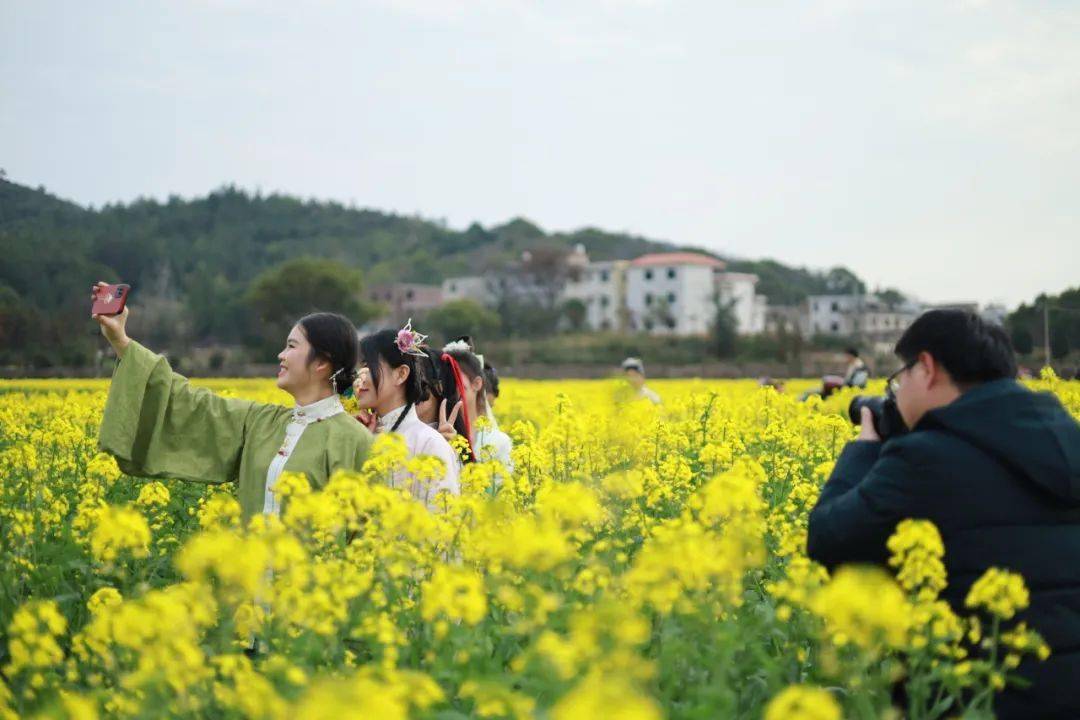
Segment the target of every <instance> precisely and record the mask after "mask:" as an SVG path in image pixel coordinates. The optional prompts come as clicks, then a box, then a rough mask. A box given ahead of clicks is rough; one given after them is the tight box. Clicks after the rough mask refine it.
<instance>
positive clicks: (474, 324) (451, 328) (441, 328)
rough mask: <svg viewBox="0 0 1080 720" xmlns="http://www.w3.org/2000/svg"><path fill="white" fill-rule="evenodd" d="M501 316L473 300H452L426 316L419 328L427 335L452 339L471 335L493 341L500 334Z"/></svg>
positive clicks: (418, 325)
mask: <svg viewBox="0 0 1080 720" xmlns="http://www.w3.org/2000/svg"><path fill="white" fill-rule="evenodd" d="M499 325H500V323H499V316H498V315H496V314H495V313H494V312H492V311H491V310H488V309H487V308H485V307H483V306H482V305H480V304H479V303H477V302H475V301H473V300H451V301H450V302H448V303H446V304H444V305H441V306H440V307H437V308H435V309H434V310H432V311H431V312H429V313H428V314H427V315H425V316H424V318H423V322H422V324H420V323H418V324H417V327H418V328H420V329H421V330H423V331H424V332H425V333H428V334H430V335H434V336H437V337H442V338H444V339H450V338H454V337H460V336H462V335H471V336H472V337H473V338H476V339H478V340H481V339H485V338H486V339H493V338H494V337H495V336H496V334H497V333H498V332H499Z"/></svg>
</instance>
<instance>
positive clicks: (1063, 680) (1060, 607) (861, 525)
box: [807, 310, 1080, 718]
mask: <svg viewBox="0 0 1080 720" xmlns="http://www.w3.org/2000/svg"><path fill="white" fill-rule="evenodd" d="M895 352H896V354H897V355H898V356H899V357H900V359H901V361H902V363H903V366H902V367H901V369H900V370H898V371H897V372H896V373H895V374H894V375H893V377H891V378H890V379H889V386H890V392H891V393H893V394H894V395H895V398H896V404H897V406H898V409H899V411H900V414H901V415H902V416H903V419H904V424H905V425H907V427H908V428H910V432H908V433H906V434H903V435H898V436H896V437H894V438H891V439H888V440H887V441H886V442H881V438H880V437H879V436H878V434H877V431H876V430H875V429H874V424H873V416H872V414H871V412H870V410H869V409H867V408H863V409H862V418H861V419H862V431H861V433H860V435H859V438H858V439H857V440H856V441H854V442H852V443H850V444H848V446H847V447H845V448H844V451H843V453H841V455H840V458H839V459H838V460H837V463H836V467H835V469H834V470H833V473H832V476H831V477H830V478H829V480H828V482H827V483H826V484H825V486H824V487H823V488H822V491H821V497H820V498H819V500H818V504H817V506H816V507H815V508H814V510H813V512H812V513H811V514H810V527H809V537H808V542H807V552H808V554H809V556H810V557H811V558H813V559H815V560H817V561H818V562H820V563H822V564H823V565H825V566H826V567H827V568H829V569H830V570H831V569H832V568H834V567H836V566H837V565H840V564H843V563H859V562H862V563H877V564H886V562H887V560H888V551H887V550H886V547H885V543H886V540H887V538H888V537H889V535H891V534H892V532H893V531H894V530H895V529H896V525H897V523H899V522H900V521H901V520H903V519H904V518H919V519H927V520H931V521H933V522H934V523H935V524H936V525H937V527H938V529H939V530H940V531H941V535H942V538H943V539H944V542H945V567H946V569H947V571H948V582H949V585H948V588H947V589H946V590H945V592H944V593H943V597H944V599H946V600H948V601H949V602H950V603H951V604H952V606H953V607H954V608H955V609H957V610H963V602H964V598H965V597H966V595H967V592H968V590H969V589H970V587H971V584H972V583H973V582H974V581H975V580H976V579H977V578H978V577H979V576H980V575H982V573H983V572H984V571H985V570H986V569H987V568H989V567H991V566H997V567H1001V568H1005V569H1008V570H1012V571H1014V572H1018V573H1020V574H1021V575H1023V577H1024V580H1025V581H1026V583H1027V585H1028V588H1029V589H1030V591H1031V605H1030V607H1029V609H1028V610H1027V611H1026V612H1024V613H1022V614H1021V615H1020V618H1019V619H1022V620H1027V621H1028V623H1029V624H1030V625H1031V627H1033V628H1034V629H1036V630H1038V631H1039V632H1040V633H1041V634H1042V635H1043V637H1044V638H1045V639H1046V641H1047V643H1049V645H1050V648H1051V653H1052V654H1051V656H1050V658H1049V659H1048V660H1046V661H1045V662H1041V663H1040V662H1038V661H1036V660H1026V661H1024V663H1022V664H1021V666H1020V668H1019V669H1018V671H1017V673H1018V674H1019V675H1021V676H1023V677H1024V678H1026V679H1027V680H1028V681H1030V683H1031V685H1030V687H1028V688H1018V687H1013V686H1010V687H1009V688H1008V689H1006V691H1005V692H1004V693H1002V694H1001V695H999V696H998V698H997V699H996V701H995V705H994V707H995V711H996V713H997V714H998V716H999V717H1024V718H1036V717H1038V718H1058V717H1060V718H1080V425H1078V424H1077V422H1076V420H1075V419H1074V418H1073V417H1072V416H1070V415H1069V413H1068V412H1067V411H1066V410H1065V409H1064V408H1063V407H1062V406H1061V403H1060V402H1059V401H1058V400H1057V398H1056V397H1054V396H1052V395H1049V394H1045V393H1034V392H1031V391H1029V390H1027V389H1026V388H1024V387H1023V386H1021V385H1019V384H1018V383H1017V382H1016V381H1015V379H1014V378H1015V377H1016V359H1015V357H1014V355H1013V351H1012V348H1011V345H1010V343H1009V339H1008V336H1007V335H1006V334H1005V331H1004V330H1003V329H1002V328H1001V327H999V326H996V325H990V324H987V323H985V322H983V321H982V320H981V319H980V318H978V317H977V316H976V315H974V314H972V313H969V312H963V311H959V310H933V311H930V312H927V313H925V314H924V315H922V316H921V317H919V318H918V319H917V320H916V321H915V322H914V323H913V324H912V325H911V327H910V328H908V330H907V331H906V332H905V333H904V335H903V337H901V338H900V341H899V342H898V343H897V344H896V350H895Z"/></svg>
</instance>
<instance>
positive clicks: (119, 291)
mask: <svg viewBox="0 0 1080 720" xmlns="http://www.w3.org/2000/svg"><path fill="white" fill-rule="evenodd" d="M130 292H131V286H130V285H104V286H102V287H99V288H98V290H97V299H96V300H94V307H93V308H92V309H91V310H90V312H91V314H93V315H119V314H120V313H122V312H124V305H125V304H127V299H128V293H130Z"/></svg>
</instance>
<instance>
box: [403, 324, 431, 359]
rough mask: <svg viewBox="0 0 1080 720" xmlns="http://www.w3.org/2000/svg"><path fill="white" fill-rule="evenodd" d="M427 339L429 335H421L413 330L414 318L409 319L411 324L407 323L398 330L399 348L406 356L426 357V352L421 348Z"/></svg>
mask: <svg viewBox="0 0 1080 720" xmlns="http://www.w3.org/2000/svg"><path fill="white" fill-rule="evenodd" d="M427 338H428V336H427V335H421V334H420V333H418V332H416V331H415V330H413V326H412V318H409V322H407V323H405V327H403V328H401V329H400V330H398V334H397V348H398V350H400V351H401V352H402V353H404V354H405V355H414V356H416V357H424V351H423V349H421V347H420V346H421V345H423V344H424V341H425V340H427Z"/></svg>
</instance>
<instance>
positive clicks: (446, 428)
mask: <svg viewBox="0 0 1080 720" xmlns="http://www.w3.org/2000/svg"><path fill="white" fill-rule="evenodd" d="M460 411H461V401H460V400H458V401H457V404H456V405H454V409H453V410H451V411H450V417H446V400H445V399H443V401H442V402H441V403H439V433H440V434H441V435H442V436H443V437H444V438H446V442H450V441H451V440H453V439H454V436H455V435H457V429H456V428H455V427H454V421H456V420H457V416H458V413H459V412H460Z"/></svg>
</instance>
